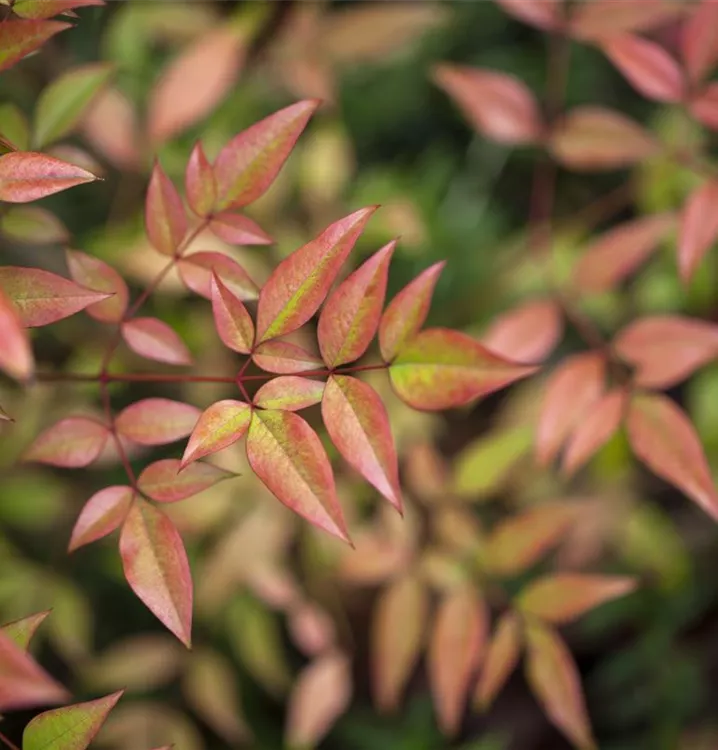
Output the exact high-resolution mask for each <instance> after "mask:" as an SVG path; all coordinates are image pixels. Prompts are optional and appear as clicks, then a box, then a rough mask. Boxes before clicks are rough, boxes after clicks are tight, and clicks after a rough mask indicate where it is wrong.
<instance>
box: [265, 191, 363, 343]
mask: <svg viewBox="0 0 718 750" xmlns="http://www.w3.org/2000/svg"><path fill="white" fill-rule="evenodd" d="M376 208H377V207H376V206H372V207H370V208H362V209H360V210H359V211H355V212H354V213H353V214H350V215H349V216H346V217H344V218H343V219H340V220H339V221H336V222H334V224H331V225H330V226H328V227H327V228H326V229H325V230H324V231H323V232H322V233H321V234H320V235H319V236H318V237H317V238H316V239H314V240H312V241H311V242H309V243H307V244H306V245H303V246H302V247H300V248H299V249H298V250H295V251H294V252H293V253H292V254H291V255H289V257H287V258H285V259H284V260H283V261H282V262H281V263H280V264H279V265H278V266H277V267H276V268H275V269H274V271H273V272H272V275H271V276H270V277H269V279H268V280H267V283H266V284H265V285H264V286H263V287H262V290H261V291H260V293H259V306H258V308H257V341H258V342H262V341H266V340H267V339H273V338H276V337H277V336H282V335H284V334H286V333H290V332H291V331H295V330H296V329H297V328H299V327H300V326H302V325H304V323H306V322H307V321H308V320H309V319H310V318H311V317H312V316H313V315H314V313H315V312H316V311H317V310H318V309H319V306H320V305H321V304H322V302H323V301H324V298H325V297H326V296H327V293H328V292H329V287H330V286H331V285H332V283H333V282H334V279H336V277H337V274H338V273H339V270H340V268H341V266H342V264H343V263H344V261H345V260H346V258H347V256H348V255H349V252H350V251H351V249H352V247H354V243H355V242H356V241H357V240H358V239H359V235H360V234H361V232H362V230H363V229H364V226H365V225H366V223H367V221H368V220H369V217H370V216H371V215H372V214H373V213H374V211H376Z"/></svg>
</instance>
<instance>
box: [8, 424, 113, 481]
mask: <svg viewBox="0 0 718 750" xmlns="http://www.w3.org/2000/svg"><path fill="white" fill-rule="evenodd" d="M109 435H110V433H109V430H108V429H107V427H105V425H103V424H100V423H99V422H96V421H95V420H94V419H87V418H86V417H68V418H67V419H61V420H60V421H59V422H57V423H56V424H54V425H53V426H52V427H48V429H46V430H44V431H43V432H42V433H41V434H40V435H39V436H38V437H37V438H35V440H34V442H33V443H32V445H31V446H30V447H29V448H28V449H27V450H26V451H25V453H24V456H23V457H24V460H25V461H38V462H39V463H43V464H50V465H51V466H64V467H67V468H73V469H77V468H81V467H83V466H89V464H91V463H92V462H93V461H94V460H95V459H96V458H97V457H98V456H99V455H100V453H102V449H103V448H104V447H105V443H106V442H107V438H108V437H109Z"/></svg>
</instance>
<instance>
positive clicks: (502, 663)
mask: <svg viewBox="0 0 718 750" xmlns="http://www.w3.org/2000/svg"><path fill="white" fill-rule="evenodd" d="M520 655H521V623H520V621H519V618H518V617H517V616H516V614H515V613H514V612H511V611H509V612H504V614H503V615H501V617H500V618H499V621H498V622H497V624H496V629H495V630H494V634H493V636H492V638H491V640H490V641H489V643H488V645H487V648H486V659H485V661H484V666H483V669H482V670H481V675H480V676H479V681H478V683H477V684H476V692H475V694H474V704H475V705H476V707H477V708H478V709H479V710H480V711H486V710H487V709H488V708H489V706H490V705H491V703H493V700H494V698H495V697H496V696H497V695H498V693H499V691H500V690H501V688H502V687H503V686H504V685H505V684H506V680H508V678H509V676H510V675H511V673H512V672H513V671H514V669H515V668H516V664H517V663H518V660H519V656H520Z"/></svg>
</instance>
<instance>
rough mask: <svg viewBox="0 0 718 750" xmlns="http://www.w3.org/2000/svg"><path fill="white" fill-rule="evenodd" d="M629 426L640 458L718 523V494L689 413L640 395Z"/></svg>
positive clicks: (653, 396)
mask: <svg viewBox="0 0 718 750" xmlns="http://www.w3.org/2000/svg"><path fill="white" fill-rule="evenodd" d="M626 426H627V428H628V439H629V441H630V443H631V448H632V449H633V452H634V453H635V454H636V456H637V457H638V459H639V460H640V461H642V462H643V463H644V464H645V465H646V466H647V467H648V468H649V469H650V470H651V471H652V472H653V473H654V474H657V475H658V476H659V477H661V479H663V480H665V481H666V482H669V483H670V484H672V485H673V486H675V487H677V488H678V489H679V490H681V492H683V493H685V494H686V495H687V496H688V497H690V498H691V499H692V500H694V501H695V502H696V503H698V505H700V506H701V507H702V508H703V510H705V511H706V513H708V514H709V515H710V516H712V517H713V518H714V519H716V520H718V493H716V490H715V487H714V486H713V479H712V477H711V473H710V469H709V467H708V462H707V460H706V457H705V454H704V452H703V447H702V446H701V443H700V440H699V439H698V436H697V435H696V433H695V430H694V428H693V425H692V424H691V423H690V420H689V419H688V417H687V415H686V414H685V412H684V411H683V410H682V409H680V408H679V407H678V406H676V404H674V403H673V401H671V400H670V399H669V398H667V397H666V396H663V395H660V394H657V393H652V394H639V395H636V396H634V397H633V398H632V399H631V403H630V406H629V409H628V420H627V424H626Z"/></svg>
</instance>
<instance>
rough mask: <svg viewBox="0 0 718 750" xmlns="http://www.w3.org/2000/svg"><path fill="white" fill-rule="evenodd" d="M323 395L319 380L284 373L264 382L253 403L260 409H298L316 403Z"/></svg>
mask: <svg viewBox="0 0 718 750" xmlns="http://www.w3.org/2000/svg"><path fill="white" fill-rule="evenodd" d="M323 395H324V383H322V382H321V381H320V380H310V379H309V378H301V377H299V376H297V375H285V376H282V377H278V378H273V379H272V380H270V381H269V382H268V383H265V384H264V385H263V386H262V387H261V388H260V389H259V390H258V391H257V394H256V395H255V397H254V403H255V405H256V406H259V407H261V408H262V409H283V410H285V411H299V410H300V409H306V408H307V407H309V406H314V405H315V404H318V403H319V402H320V401H321V400H322V396H323Z"/></svg>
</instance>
